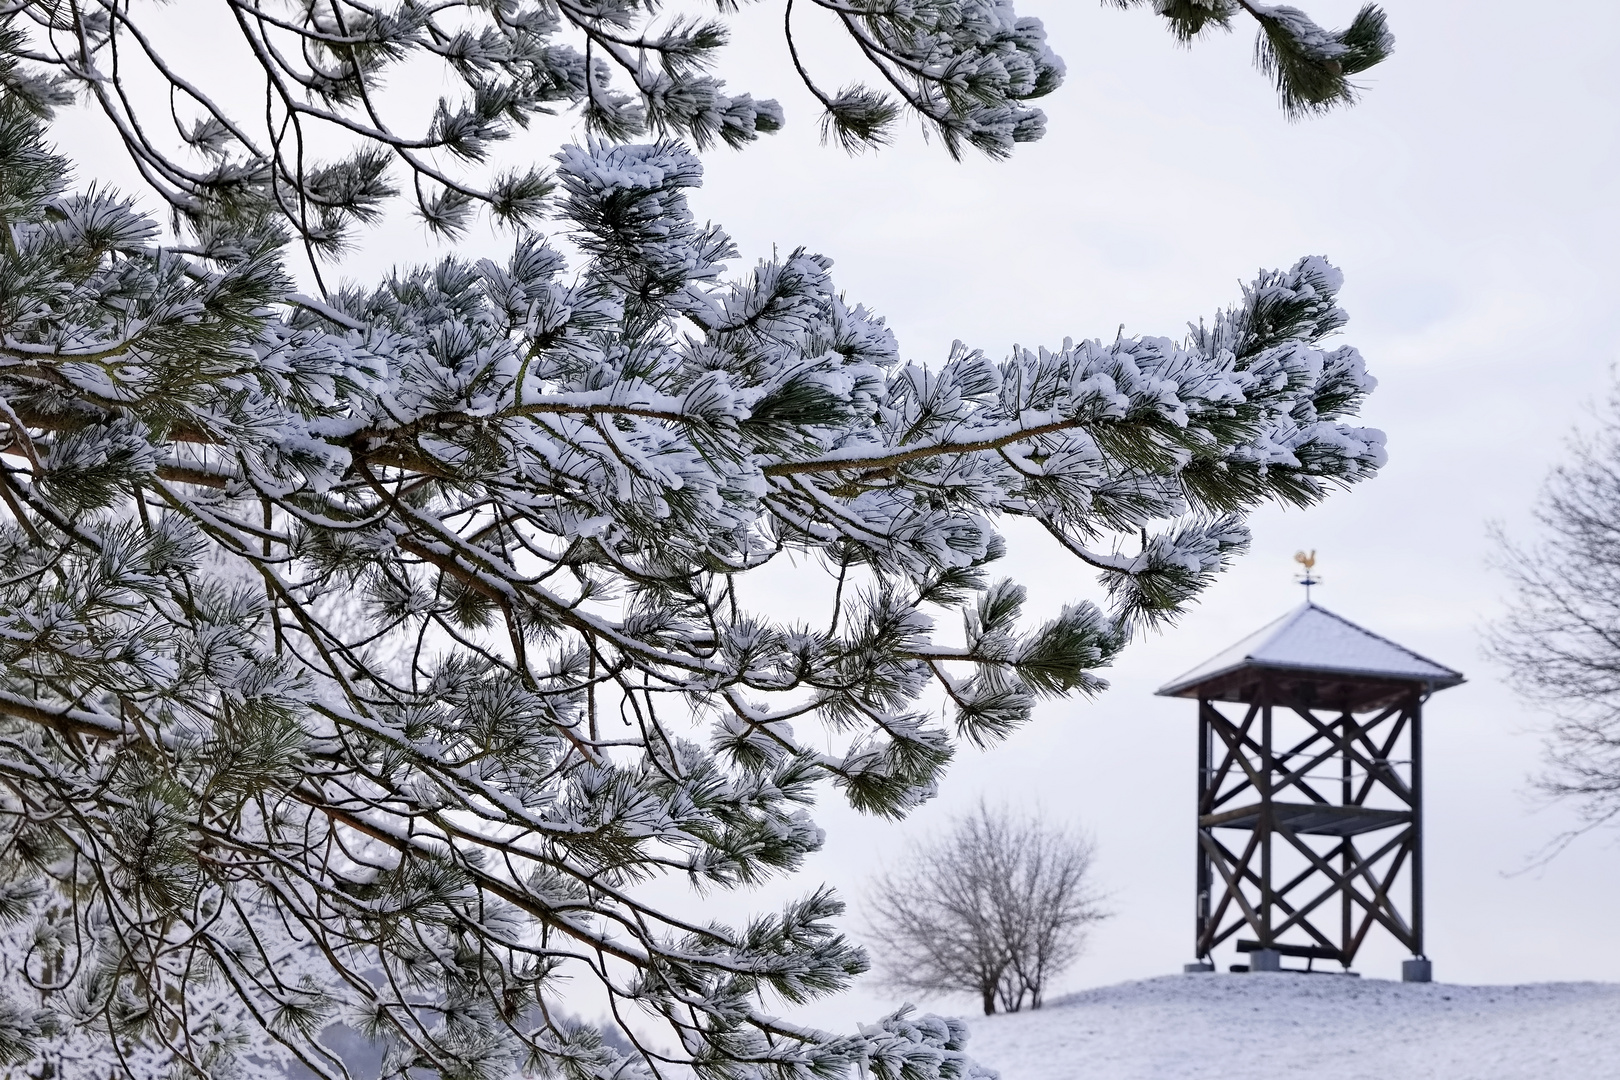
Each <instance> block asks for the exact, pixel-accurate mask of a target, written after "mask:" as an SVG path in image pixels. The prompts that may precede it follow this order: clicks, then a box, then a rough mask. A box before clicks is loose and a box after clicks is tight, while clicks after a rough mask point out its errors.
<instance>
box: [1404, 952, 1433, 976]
mask: <svg viewBox="0 0 1620 1080" xmlns="http://www.w3.org/2000/svg"><path fill="white" fill-rule="evenodd" d="M1433 981H1434V963H1433V961H1431V960H1429V959H1428V958H1427V957H1423V956H1414V957H1412V959H1410V960H1402V961H1401V982H1433Z"/></svg>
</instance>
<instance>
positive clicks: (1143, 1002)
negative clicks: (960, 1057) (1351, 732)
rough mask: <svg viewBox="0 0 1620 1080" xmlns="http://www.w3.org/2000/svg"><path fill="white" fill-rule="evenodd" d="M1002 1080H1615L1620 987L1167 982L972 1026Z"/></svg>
mask: <svg viewBox="0 0 1620 1080" xmlns="http://www.w3.org/2000/svg"><path fill="white" fill-rule="evenodd" d="M970 1024H971V1027H972V1032H973V1036H972V1040H971V1042H970V1043H969V1045H968V1050H969V1053H970V1054H971V1055H972V1056H973V1057H974V1058H975V1059H976V1060H978V1061H979V1062H981V1063H983V1064H985V1065H989V1066H993V1067H994V1068H996V1069H998V1070H1000V1072H1001V1077H1002V1080H1254V1078H1256V1077H1264V1078H1266V1080H1294V1078H1299V1080H1307V1078H1308V1080H1391V1078H1395V1077H1400V1078H1402V1080H1552V1078H1556V1080H1614V1078H1616V1077H1620V984H1611V983H1537V984H1532V985H1528V986H1451V985H1447V984H1445V983H1429V984H1415V983H1413V984H1406V983H1398V982H1384V981H1381V980H1376V979H1352V978H1344V977H1342V976H1333V975H1289V974H1275V975H1274V974H1264V975H1225V974H1221V975H1213V974H1212V975H1170V976H1166V977H1164V978H1159V979H1147V980H1144V981H1142V982H1132V983H1122V984H1120V985H1118V986H1109V987H1103V988H1101V989H1097V990H1088V991H1085V992H1084V993H1080V994H1074V995H1072V996H1070V997H1067V998H1062V999H1060V1000H1057V1001H1054V1002H1052V1003H1050V1004H1049V1005H1047V1006H1046V1007H1045V1008H1044V1009H1041V1010H1039V1011H1038V1012H1025V1013H1017V1014H1014V1015H1011V1016H994V1017H974V1018H971V1020H970Z"/></svg>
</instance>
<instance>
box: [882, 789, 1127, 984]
mask: <svg viewBox="0 0 1620 1080" xmlns="http://www.w3.org/2000/svg"><path fill="white" fill-rule="evenodd" d="M1092 860H1093V845H1092V842H1091V840H1090V839H1089V838H1087V837H1086V836H1084V835H1081V834H1079V833H1075V832H1069V831H1066V830H1063V829H1058V828H1054V827H1053V826H1051V825H1049V824H1047V823H1045V822H1043V821H1041V820H1040V819H1039V818H1038V817H1033V816H1031V817H1018V816H1014V815H1013V814H1011V813H1010V812H1009V811H1007V810H1005V809H997V810H992V809H990V808H989V807H988V806H986V805H984V804H982V803H981V804H980V805H979V808H978V809H977V810H975V811H974V812H973V813H971V814H969V815H967V816H965V817H961V818H958V819H956V820H955V821H954V822H953V823H952V825H951V828H950V830H949V831H948V832H947V833H945V835H943V836H941V837H939V838H938V839H936V840H934V841H931V842H929V843H925V844H919V845H916V846H913V847H912V848H911V850H910V851H909V852H908V854H907V856H906V857H905V859H904V860H903V861H902V863H901V864H900V865H899V866H898V867H896V868H895V869H894V870H892V871H890V872H889V873H886V874H884V875H882V876H881V877H879V878H877V879H876V881H874V882H873V884H872V887H871V891H870V893H869V895H868V897H867V910H868V917H869V920H870V924H871V927H870V936H871V938H872V941H873V946H874V947H873V952H874V953H875V959H876V969H877V973H878V976H879V978H881V979H882V980H883V981H884V982H885V983H886V984H887V985H889V986H891V987H893V988H894V989H896V990H902V991H911V992H916V993H924V994H957V993H962V994H974V995H977V996H978V998H979V1000H980V1002H981V1003H982V1004H983V1006H984V1012H985V1015H986V1016H988V1015H990V1014H992V1013H994V1012H995V1011H996V1010H997V1007H998V1006H999V1007H1000V1009H1001V1010H1002V1011H1003V1012H1017V1011H1019V1010H1020V1009H1022V1008H1023V1007H1024V1005H1025V1004H1026V1003H1027V1004H1028V1005H1029V1007H1030V1008H1032V1009H1038V1008H1040V1007H1041V999H1042V995H1043V993H1044V991H1045V989H1046V987H1047V985H1048V984H1049V983H1050V981H1051V979H1052V978H1053V977H1054V976H1056V975H1058V974H1060V973H1061V972H1062V971H1063V970H1064V969H1065V968H1067V967H1068V966H1069V965H1070V964H1072V963H1073V962H1074V961H1075V960H1076V959H1078V958H1079V956H1080V954H1081V952H1082V951H1083V950H1084V948H1085V941H1086V931H1087V929H1088V928H1089V927H1090V926H1091V924H1093V923H1095V922H1097V921H1098V920H1100V919H1104V918H1106V917H1107V914H1108V913H1107V912H1105V911H1103V909H1102V907H1101V906H1100V899H1101V898H1100V896H1099V895H1098V893H1097V892H1096V890H1095V888H1094V886H1093V883H1092V880H1091V866H1092Z"/></svg>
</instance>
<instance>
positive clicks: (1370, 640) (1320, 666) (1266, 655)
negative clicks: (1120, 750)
mask: <svg viewBox="0 0 1620 1080" xmlns="http://www.w3.org/2000/svg"><path fill="white" fill-rule="evenodd" d="M1242 668H1268V669H1273V670H1282V671H1320V672H1333V673H1335V674H1341V675H1347V676H1351V677H1360V678H1366V679H1388V680H1392V681H1399V682H1415V683H1423V684H1425V685H1426V688H1427V689H1428V690H1430V691H1434V690H1444V689H1445V688H1446V687H1448V686H1456V685H1457V684H1458V683H1460V682H1462V681H1463V676H1462V673H1461V672H1457V671H1453V670H1452V669H1451V668H1448V667H1446V666H1445V665H1443V664H1437V663H1435V662H1434V661H1433V660H1429V659H1427V658H1425V657H1422V656H1419V655H1418V654H1417V653H1415V652H1413V651H1412V650H1411V649H1408V648H1405V647H1404V646H1401V645H1397V644H1395V643H1394V642H1393V641H1390V640H1389V639H1388V638H1383V637H1379V636H1378V635H1377V634H1375V633H1373V632H1372V631H1370V630H1364V629H1362V628H1361V627H1359V626H1357V625H1356V624H1355V623H1353V622H1351V621H1350V620H1348V619H1344V618H1341V617H1339V616H1338V615H1335V614H1333V612H1331V611H1328V610H1327V609H1326V608H1321V607H1317V606H1316V605H1315V604H1313V603H1310V602H1309V601H1307V602H1306V603H1304V604H1303V605H1301V606H1300V607H1297V608H1295V609H1294V610H1293V611H1290V612H1289V613H1288V614H1286V615H1284V616H1283V617H1282V618H1280V619H1278V620H1276V621H1275V622H1273V623H1271V624H1270V625H1268V626H1265V627H1263V628H1262V629H1260V630H1258V631H1256V632H1255V633H1253V634H1250V635H1249V636H1248V637H1246V638H1244V639H1243V640H1242V641H1240V642H1238V643H1237V644H1236V645H1233V646H1232V647H1231V648H1229V649H1227V650H1225V651H1224V652H1221V653H1219V654H1217V655H1216V656H1213V657H1211V658H1210V659H1208V660H1206V661H1204V662H1203V663H1202V664H1199V665H1198V666H1197V667H1195V668H1193V669H1192V670H1191V671H1189V672H1187V673H1186V674H1185V675H1183V676H1181V677H1180V678H1179V679H1173V680H1171V681H1170V682H1168V683H1166V684H1165V685H1164V686H1162V687H1160V688H1159V691H1158V693H1159V695H1160V696H1161V697H1182V696H1192V695H1191V694H1190V693H1189V691H1191V690H1193V689H1194V688H1195V687H1197V686H1200V685H1202V684H1203V683H1207V682H1209V681H1211V680H1213V679H1217V678H1219V677H1220V676H1222V675H1227V674H1230V673H1232V672H1235V671H1238V670H1240V669H1242Z"/></svg>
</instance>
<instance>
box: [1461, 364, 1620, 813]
mask: <svg viewBox="0 0 1620 1080" xmlns="http://www.w3.org/2000/svg"><path fill="white" fill-rule="evenodd" d="M1571 450H1572V454H1571V460H1570V462H1569V463H1568V464H1565V465H1563V466H1560V467H1559V468H1558V469H1556V470H1555V471H1554V472H1553V474H1552V475H1551V476H1550V477H1549V478H1548V480H1547V483H1546V486H1545V488H1544V489H1543V491H1542V496H1541V501H1540V504H1539V505H1538V506H1537V508H1536V512H1535V518H1536V520H1537V522H1538V523H1539V524H1540V525H1541V526H1542V528H1543V529H1544V531H1545V536H1544V538H1543V539H1542V540H1541V541H1540V542H1539V543H1537V544H1535V545H1533V546H1530V547H1526V546H1523V545H1520V544H1516V543H1514V542H1513V541H1511V540H1509V539H1508V538H1507V537H1506V536H1505V535H1503V534H1501V533H1500V531H1499V532H1498V536H1497V542H1498V552H1499V556H1498V560H1497V561H1498V564H1499V566H1500V567H1501V569H1502V570H1503V571H1504V573H1505V574H1506V575H1507V577H1508V580H1509V581H1510V582H1511V583H1512V585H1513V590H1514V597H1513V602H1512V604H1511V606H1510V607H1509V609H1508V611H1507V613H1506V614H1505V615H1504V616H1503V617H1502V618H1501V619H1500V620H1499V621H1498V622H1497V624H1496V625H1495V626H1494V627H1493V628H1492V632H1491V635H1490V647H1491V651H1492V652H1493V653H1494V654H1495V655H1496V657H1497V658H1498V659H1500V660H1501V661H1502V662H1503V663H1505V664H1506V665H1507V667H1508V670H1509V672H1510V678H1511V681H1512V683H1513V685H1514V687H1515V689H1517V690H1519V691H1520V692H1521V693H1523V694H1524V695H1525V696H1526V697H1528V698H1530V699H1531V700H1532V701H1535V702H1537V703H1538V704H1541V705H1543V706H1545V707H1547V708H1549V709H1550V710H1551V711H1552V712H1553V714H1554V715H1555V716H1556V717H1557V720H1556V722H1555V724H1554V725H1553V728H1552V730H1551V732H1550V734H1549V736H1548V739H1547V764H1548V769H1547V771H1546V772H1545V773H1543V774H1542V775H1541V776H1540V777H1539V778H1538V780H1537V786H1539V787H1540V788H1541V789H1542V790H1543V791H1546V792H1547V793H1549V794H1551V795H1554V796H1558V797H1563V798H1569V799H1571V800H1572V801H1573V802H1574V803H1575V804H1576V805H1577V807H1578V808H1579V810H1580V813H1581V816H1582V818H1583V820H1584V827H1585V828H1591V827H1595V826H1598V825H1602V824H1604V823H1606V822H1608V821H1611V820H1613V819H1614V818H1615V817H1616V816H1620V390H1617V391H1616V393H1615V395H1614V396H1612V397H1611V398H1610V400H1609V402H1608V405H1607V407H1606V409H1605V410H1604V411H1603V413H1602V414H1601V415H1600V417H1599V422H1598V424H1597V426H1596V428H1595V430H1593V431H1591V432H1589V433H1584V434H1581V435H1579V436H1577V437H1576V438H1575V439H1574V440H1573V442H1572V444H1571ZM1579 831H1584V829H1582V830H1579Z"/></svg>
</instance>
